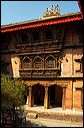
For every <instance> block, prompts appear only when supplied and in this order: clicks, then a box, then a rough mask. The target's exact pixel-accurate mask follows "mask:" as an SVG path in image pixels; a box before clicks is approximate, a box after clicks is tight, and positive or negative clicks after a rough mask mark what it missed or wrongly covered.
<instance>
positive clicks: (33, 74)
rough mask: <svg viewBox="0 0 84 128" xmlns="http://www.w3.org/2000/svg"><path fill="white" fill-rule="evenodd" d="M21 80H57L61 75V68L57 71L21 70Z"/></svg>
mask: <svg viewBox="0 0 84 128" xmlns="http://www.w3.org/2000/svg"><path fill="white" fill-rule="evenodd" d="M19 73H20V77H21V78H56V77H57V76H59V75H60V68H56V69H20V70H19Z"/></svg>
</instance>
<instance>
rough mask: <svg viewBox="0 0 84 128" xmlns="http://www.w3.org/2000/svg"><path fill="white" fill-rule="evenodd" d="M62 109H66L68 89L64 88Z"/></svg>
mask: <svg viewBox="0 0 84 128" xmlns="http://www.w3.org/2000/svg"><path fill="white" fill-rule="evenodd" d="M62 109H63V110H65V109H66V87H63V97H62Z"/></svg>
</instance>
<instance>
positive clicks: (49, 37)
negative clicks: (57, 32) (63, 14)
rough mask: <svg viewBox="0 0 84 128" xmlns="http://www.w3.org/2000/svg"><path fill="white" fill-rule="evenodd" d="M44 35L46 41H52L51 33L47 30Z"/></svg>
mask: <svg viewBox="0 0 84 128" xmlns="http://www.w3.org/2000/svg"><path fill="white" fill-rule="evenodd" d="M45 35H46V40H47V41H49V40H52V31H50V30H47V31H46V33H45Z"/></svg>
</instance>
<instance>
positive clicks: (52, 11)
mask: <svg viewBox="0 0 84 128" xmlns="http://www.w3.org/2000/svg"><path fill="white" fill-rule="evenodd" d="M49 16H60V8H59V6H58V5H57V6H55V7H54V6H53V5H52V6H51V7H50V8H47V10H46V11H45V12H44V16H43V17H49Z"/></svg>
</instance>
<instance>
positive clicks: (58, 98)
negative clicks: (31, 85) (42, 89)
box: [49, 85, 63, 107]
mask: <svg viewBox="0 0 84 128" xmlns="http://www.w3.org/2000/svg"><path fill="white" fill-rule="evenodd" d="M62 95H63V91H62V87H61V86H57V85H52V86H50V87H49V102H50V107H62Z"/></svg>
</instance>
